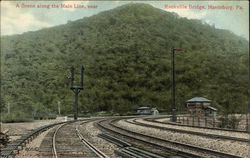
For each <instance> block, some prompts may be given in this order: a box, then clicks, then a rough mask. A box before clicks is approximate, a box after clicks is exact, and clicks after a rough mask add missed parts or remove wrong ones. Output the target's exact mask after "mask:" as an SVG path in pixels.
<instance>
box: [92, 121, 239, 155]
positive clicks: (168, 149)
mask: <svg viewBox="0 0 250 158" xmlns="http://www.w3.org/2000/svg"><path fill="white" fill-rule="evenodd" d="M119 120H121V118H118V119H108V120H102V121H100V122H99V123H98V124H97V125H98V126H99V127H100V128H102V129H104V130H105V131H108V132H110V133H111V134H112V135H115V136H117V137H123V138H124V139H127V140H128V141H130V142H140V143H141V144H142V146H144V147H149V146H150V147H151V150H150V151H153V150H154V149H156V148H157V149H160V150H161V152H159V153H160V154H161V155H163V156H165V157H171V156H178V157H188V158H191V157H192V158H194V157H224V158H238V157H239V156H235V155H231V154H227V153H222V152H218V151H214V150H211V149H206V148H201V147H198V146H192V145H188V144H183V143H179V142H176V141H169V140H165V139H161V138H157V137H154V136H150V135H146V134H141V133H138V132H135V131H131V130H129V129H125V128H123V127H119V126H118V125H116V122H117V121H119Z"/></svg>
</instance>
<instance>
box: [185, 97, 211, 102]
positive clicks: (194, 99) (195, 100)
mask: <svg viewBox="0 0 250 158" xmlns="http://www.w3.org/2000/svg"><path fill="white" fill-rule="evenodd" d="M197 102H199V103H210V102H211V100H208V99H207V98H203V97H194V98H192V99H189V100H187V101H186V103H197Z"/></svg>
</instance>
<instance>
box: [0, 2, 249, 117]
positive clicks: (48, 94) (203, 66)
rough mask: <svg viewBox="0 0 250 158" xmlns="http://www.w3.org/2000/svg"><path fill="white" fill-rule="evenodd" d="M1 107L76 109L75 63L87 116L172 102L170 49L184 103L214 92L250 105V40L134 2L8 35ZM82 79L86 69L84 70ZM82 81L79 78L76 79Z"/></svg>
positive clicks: (234, 104)
mask: <svg viewBox="0 0 250 158" xmlns="http://www.w3.org/2000/svg"><path fill="white" fill-rule="evenodd" d="M1 46H2V51H1V86H2V87H1V111H2V113H6V111H7V109H6V107H7V105H8V104H9V105H10V109H11V112H14V111H18V112H19V113H20V112H23V113H27V114H29V115H30V116H32V117H39V115H49V114H51V113H57V108H58V104H59V102H60V104H61V113H62V114H71V113H72V105H73V92H72V91H70V89H69V88H68V87H67V82H68V81H67V77H68V76H69V70H68V69H67V68H68V67H70V66H75V67H76V68H77V71H80V65H84V66H85V78H84V79H85V81H84V90H83V91H81V93H80V96H79V108H80V111H81V113H84V112H85V113H86V112H97V111H109V112H111V113H123V114H124V113H127V112H132V111H134V109H135V108H136V107H137V106H140V105H148V106H152V107H157V108H159V109H160V110H163V111H164V110H165V111H169V110H170V107H171V73H170V72H171V48H172V47H181V48H182V49H183V51H180V52H177V53H176V85H177V104H178V107H179V109H184V106H185V104H184V103H185V101H186V100H188V99H190V98H192V97H195V96H202V97H207V98H208V99H211V100H212V101H213V106H215V107H217V108H219V110H220V111H223V112H226V113H235V112H243V111H244V110H245V108H246V106H247V101H248V99H247V96H248V95H247V87H248V64H249V60H248V49H249V48H248V41H246V40H245V39H243V38H241V37H238V36H236V35H234V34H233V33H231V32H229V31H226V30H221V29H216V28H214V27H212V26H210V25H208V24H204V23H202V22H201V21H199V20H188V19H186V18H180V17H179V16H178V15H176V14H173V13H169V12H166V11H163V10H160V9H156V8H153V7H152V6H150V5H146V4H129V5H124V6H121V7H118V8H115V9H113V10H110V11H105V12H102V13H100V14H97V15H94V16H91V17H88V18H84V19H81V20H77V21H74V22H69V23H68V24H65V25H61V26H57V27H53V28H47V29H42V30H39V31H35V32H27V33H24V34H22V35H13V36H3V37H1ZM77 76H79V73H78V75H77ZM76 84H77V83H76Z"/></svg>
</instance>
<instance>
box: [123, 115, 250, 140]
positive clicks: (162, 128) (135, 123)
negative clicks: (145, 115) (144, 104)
mask: <svg viewBox="0 0 250 158" xmlns="http://www.w3.org/2000/svg"><path fill="white" fill-rule="evenodd" d="M125 121H126V122H127V123H131V124H134V125H138V126H142V127H150V128H154V129H160V130H166V131H172V132H178V133H184V134H192V135H197V136H203V137H207V138H211V139H221V140H231V141H238V142H244V143H250V139H245V138H239V137H231V136H225V135H218V134H210V133H203V132H196V131H188V130H182V129H176V128H174V127H173V128H168V127H162V126H159V125H152V124H147V123H142V122H138V121H137V119H133V120H132V121H129V120H125ZM157 123H158V122H157Z"/></svg>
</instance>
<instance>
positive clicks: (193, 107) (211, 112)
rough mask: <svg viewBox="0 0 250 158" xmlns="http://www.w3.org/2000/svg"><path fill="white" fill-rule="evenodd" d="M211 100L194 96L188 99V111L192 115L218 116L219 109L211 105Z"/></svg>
mask: <svg viewBox="0 0 250 158" xmlns="http://www.w3.org/2000/svg"><path fill="white" fill-rule="evenodd" d="M211 102H212V101H211V100H209V99H207V98H203V97H194V98H192V99H189V100H187V101H186V105H187V110H188V113H189V114H190V115H192V116H213V117H215V116H216V112H217V109H216V108H214V107H212V106H211Z"/></svg>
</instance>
